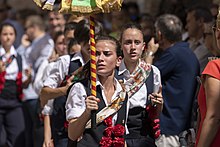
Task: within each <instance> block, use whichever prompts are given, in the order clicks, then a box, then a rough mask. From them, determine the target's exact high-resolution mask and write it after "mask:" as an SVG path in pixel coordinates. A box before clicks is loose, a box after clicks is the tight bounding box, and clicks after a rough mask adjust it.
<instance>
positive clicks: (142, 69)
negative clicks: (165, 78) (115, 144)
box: [116, 23, 163, 147]
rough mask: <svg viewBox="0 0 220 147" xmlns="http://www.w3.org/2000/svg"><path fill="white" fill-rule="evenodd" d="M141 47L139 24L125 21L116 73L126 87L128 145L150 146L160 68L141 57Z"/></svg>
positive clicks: (155, 123) (156, 127)
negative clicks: (120, 54) (120, 61)
mask: <svg viewBox="0 0 220 147" xmlns="http://www.w3.org/2000/svg"><path fill="white" fill-rule="evenodd" d="M144 47H145V42H144V35H143V33H142V29H141V27H140V25H138V24H134V23H130V24H126V25H125V26H124V28H123V30H122V33H121V48H122V50H123V55H124V59H123V60H122V63H121V65H120V66H119V68H118V71H117V75H116V77H117V78H118V79H122V80H123V81H124V83H125V85H126V86H125V87H126V90H127V91H128V97H129V113H128V120H127V127H128V132H129V133H128V134H127V135H126V143H127V146H128V147H133V146H136V147H142V146H148V147H153V146H155V140H154V139H155V138H157V137H158V136H159V135H160V130H159V119H158V117H159V114H160V112H161V111H162V105H163V99H162V95H161V87H160V86H161V79H160V72H159V70H158V69H157V68H156V67H155V66H153V65H150V64H146V63H145V62H144V61H143V60H141V55H142V52H143V50H144ZM153 128H154V129H153Z"/></svg>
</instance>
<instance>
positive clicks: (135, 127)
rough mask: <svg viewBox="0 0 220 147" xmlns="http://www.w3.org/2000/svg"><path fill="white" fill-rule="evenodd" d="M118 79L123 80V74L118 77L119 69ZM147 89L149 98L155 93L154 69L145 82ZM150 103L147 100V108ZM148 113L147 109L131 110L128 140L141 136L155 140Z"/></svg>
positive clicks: (136, 108)
mask: <svg viewBox="0 0 220 147" xmlns="http://www.w3.org/2000/svg"><path fill="white" fill-rule="evenodd" d="M115 77H116V79H118V80H120V79H123V78H124V76H123V74H121V75H118V69H116V71H115ZM145 84H146V89H147V97H148V95H149V94H150V93H153V88H154V86H153V85H154V78H153V68H152V69H151V72H150V75H149V77H148V78H147V80H146V81H145ZM142 86H143V85H142ZM149 104H150V102H149V101H148V99H147V100H146V106H147V105H149ZM147 118H148V113H147V111H146V109H145V108H142V107H135V108H132V109H129V113H128V119H127V127H128V130H129V134H128V135H126V138H140V137H141V136H149V137H151V138H154V137H153V136H154V135H153V132H152V127H151V125H150V122H148V119H147Z"/></svg>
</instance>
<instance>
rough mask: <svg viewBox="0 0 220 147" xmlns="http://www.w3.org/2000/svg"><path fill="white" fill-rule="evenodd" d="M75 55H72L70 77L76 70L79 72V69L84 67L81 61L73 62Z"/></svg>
mask: <svg viewBox="0 0 220 147" xmlns="http://www.w3.org/2000/svg"><path fill="white" fill-rule="evenodd" d="M74 55H75V54H71V55H70V65H69V71H68V75H70V74H71V73H73V72H74V71H75V70H77V69H78V68H79V67H81V66H82V64H81V62H80V61H79V60H74V61H71V59H72V58H73V56H74Z"/></svg>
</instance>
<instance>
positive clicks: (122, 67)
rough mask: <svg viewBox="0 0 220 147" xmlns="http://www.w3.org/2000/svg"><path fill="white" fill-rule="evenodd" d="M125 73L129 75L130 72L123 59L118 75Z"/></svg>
mask: <svg viewBox="0 0 220 147" xmlns="http://www.w3.org/2000/svg"><path fill="white" fill-rule="evenodd" d="M124 73H127V74H128V75H130V72H129V71H128V70H127V68H126V66H125V61H124V59H123V60H122V62H121V64H120V66H119V71H118V75H122V74H124Z"/></svg>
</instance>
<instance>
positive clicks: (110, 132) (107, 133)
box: [104, 127, 113, 137]
mask: <svg viewBox="0 0 220 147" xmlns="http://www.w3.org/2000/svg"><path fill="white" fill-rule="evenodd" d="M112 131H113V127H107V128H106V129H105V131H104V135H105V136H106V137H111V136H112Z"/></svg>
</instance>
